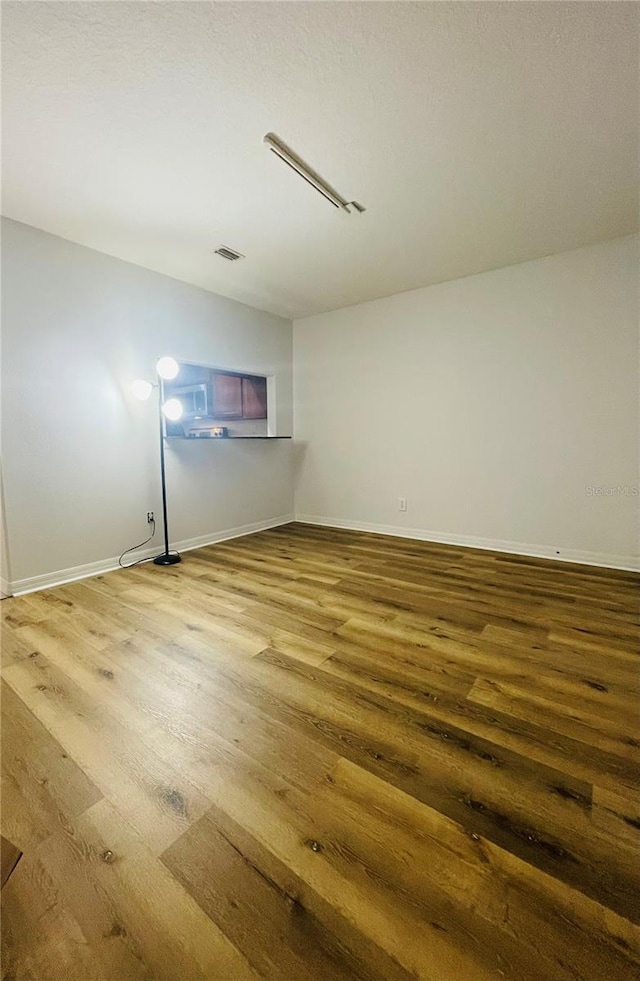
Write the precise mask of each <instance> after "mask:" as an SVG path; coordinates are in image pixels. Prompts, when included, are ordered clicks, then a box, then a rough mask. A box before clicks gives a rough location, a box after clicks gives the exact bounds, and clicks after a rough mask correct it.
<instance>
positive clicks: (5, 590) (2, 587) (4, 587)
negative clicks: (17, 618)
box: [0, 576, 11, 599]
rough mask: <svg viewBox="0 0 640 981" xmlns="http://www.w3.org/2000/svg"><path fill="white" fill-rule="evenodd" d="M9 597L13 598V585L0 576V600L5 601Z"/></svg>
mask: <svg viewBox="0 0 640 981" xmlns="http://www.w3.org/2000/svg"><path fill="white" fill-rule="evenodd" d="M7 596H11V583H8V582H7V580H6V579H3V578H2V576H0V599H5V598H6V597H7Z"/></svg>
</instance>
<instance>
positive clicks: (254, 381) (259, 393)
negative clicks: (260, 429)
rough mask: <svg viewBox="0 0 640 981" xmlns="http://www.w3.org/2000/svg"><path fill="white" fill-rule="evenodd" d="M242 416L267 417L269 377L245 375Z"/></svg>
mask: <svg viewBox="0 0 640 981" xmlns="http://www.w3.org/2000/svg"><path fill="white" fill-rule="evenodd" d="M242 418H243V419H266V418H267V379H266V378H259V377H257V376H250V377H247V376H245V377H244V378H243V379H242Z"/></svg>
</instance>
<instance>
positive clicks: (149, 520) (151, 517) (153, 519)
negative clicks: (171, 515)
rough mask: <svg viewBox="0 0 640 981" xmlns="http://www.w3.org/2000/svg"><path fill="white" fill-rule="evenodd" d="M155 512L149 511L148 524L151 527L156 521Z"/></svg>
mask: <svg viewBox="0 0 640 981" xmlns="http://www.w3.org/2000/svg"><path fill="white" fill-rule="evenodd" d="M155 520H156V519H155V517H154V514H153V511H147V524H148V525H150V524H152V523H153V522H154V521H155Z"/></svg>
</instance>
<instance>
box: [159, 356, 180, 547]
mask: <svg viewBox="0 0 640 981" xmlns="http://www.w3.org/2000/svg"><path fill="white" fill-rule="evenodd" d="M162 398H163V386H162V379H161V378H160V376H159V375H158V420H159V427H160V479H161V481H162V521H163V524H164V552H162V553H161V554H160V555H156V557H155V558H154V560H153V561H154V564H155V565H176V564H177V563H178V562H181V561H182V559H181V558H180V553H179V552H170V551H169V524H168V521H167V477H166V473H165V466H164V419H163V417H162Z"/></svg>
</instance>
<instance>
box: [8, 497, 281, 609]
mask: <svg viewBox="0 0 640 981" xmlns="http://www.w3.org/2000/svg"><path fill="white" fill-rule="evenodd" d="M293 520H294V516H293V515H292V514H283V515H280V516H279V517H277V518H267V520H266V521H254V522H253V523H252V524H249V525H240V526H239V527H237V528H227V529H225V530H224V531H216V532H211V533H210V534H208V535H199V536H198V537H197V538H185V540H184V541H182V542H171V546H170V547H171V548H172V549H175V550H176V551H177V552H189V551H191V550H192V549H194V548H202V547H203V546H204V545H215V543H216V542H225V541H227V540H228V539H230V538H241V537H242V536H243V535H251V534H253V533H254V532H256V531H266V529H267V528H277V527H278V526H279V525H286V524H289V522H290V521H293ZM157 554H158V546H157V545H156V547H155V548H146V549H140V550H139V551H137V552H136V558H139V559H144V558H151V557H152V556H154V555H157ZM119 568H120V566H119V565H118V557H117V556H116V557H115V558H111V559H102V560H101V561H99V562H88V563H86V564H85V565H77V566H73V567H72V568H70V569H60V570H59V571H57V572H47V573H45V574H44V575H42V576H32V577H31V578H29V579H17V580H16V581H15V582H12V583H7V584H6V586H7V589H8V590H9V591H10V593H11V595H13V596H23V595H24V594H25V593H34V592H36V591H37V590H39V589H49V588H50V587H51V586H63V585H64V584H65V583H69V582H76V581H77V580H78V579H89V578H90V577H91V576H99V575H102V573H104V572H113V570H114V569H119ZM4 585H5V584H4V583H3V589H4Z"/></svg>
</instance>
